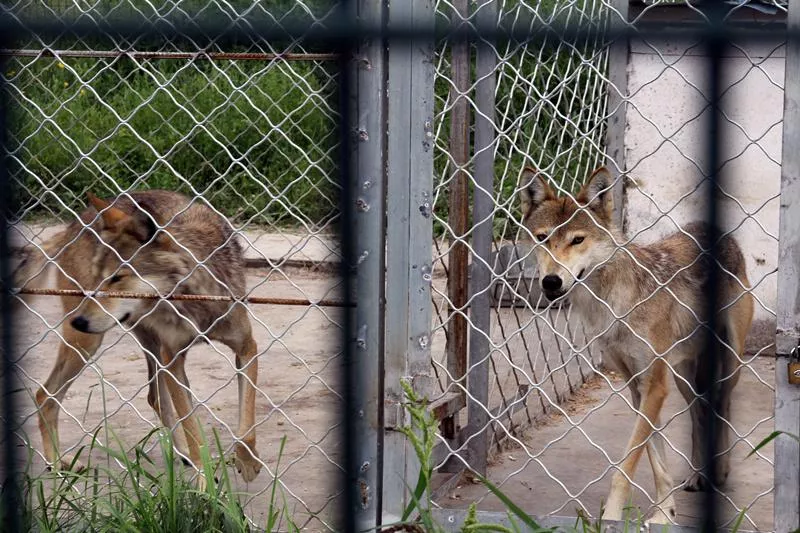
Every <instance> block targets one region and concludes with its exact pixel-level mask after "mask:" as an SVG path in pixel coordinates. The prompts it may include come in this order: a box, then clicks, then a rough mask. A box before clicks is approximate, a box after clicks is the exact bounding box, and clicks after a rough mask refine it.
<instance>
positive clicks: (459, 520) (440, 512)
mask: <svg viewBox="0 0 800 533" xmlns="http://www.w3.org/2000/svg"><path fill="white" fill-rule="evenodd" d="M467 512H468V511H467V510H466V509H433V510H432V515H433V518H434V520H435V521H436V523H437V524H441V526H442V530H443V531H446V532H451V531H452V532H454V533H455V532H457V531H462V529H461V527H462V526H463V525H464V520H465V519H466V518H467ZM476 518H477V519H478V522H479V523H481V524H492V525H499V526H503V527H504V529H499V528H498V529H497V530H498V531H503V530H505V529H511V530H513V531H520V532H527V531H532V530H531V529H530V528H529V527H528V526H526V525H524V524H521V523H520V521H519V520H517V519H516V517H515V516H514V515H513V514H512V513H509V512H498V511H477V513H476ZM531 518H532V519H533V520H534V521H536V523H537V524H538V525H539V526H541V527H543V528H557V529H555V530H556V531H574V530H575V529H576V523H578V522H577V519H576V518H575V517H574V516H555V515H548V516H541V517H539V516H532V517H531ZM606 524H607V525H608V526H610V527H609V528H608V530H609V531H631V530H634V527H633V525H632V524H631V523H630V521H628V522H622V521H617V520H603V525H606ZM592 525H593V524H592ZM635 526H636V528H635V531H640V532H642V533H697V532H698V531H702V530H699V529H698V528H697V527H694V526H691V527H690V526H677V525H667V524H647V523H645V524H639V523H637V524H635ZM486 530H490V531H492V529H490V528H488V527H487V528H486ZM533 531H541V530H539V529H537V530H533ZM715 531H718V532H719V533H725V532H729V531H731V530H729V529H717V530H715ZM737 531H739V533H753V532H752V531H742V530H737ZM778 531H780V530H778Z"/></svg>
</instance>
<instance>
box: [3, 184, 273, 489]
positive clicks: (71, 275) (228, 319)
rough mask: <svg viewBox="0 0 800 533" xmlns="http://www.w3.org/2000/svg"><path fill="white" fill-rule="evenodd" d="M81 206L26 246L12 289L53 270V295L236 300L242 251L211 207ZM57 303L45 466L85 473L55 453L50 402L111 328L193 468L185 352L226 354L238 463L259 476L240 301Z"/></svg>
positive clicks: (173, 200) (130, 202)
mask: <svg viewBox="0 0 800 533" xmlns="http://www.w3.org/2000/svg"><path fill="white" fill-rule="evenodd" d="M89 199H90V206H89V207H88V208H87V209H86V210H85V211H84V212H83V213H81V215H80V220H76V221H74V222H73V223H71V224H70V225H69V226H68V227H67V228H66V229H65V230H64V231H63V232H61V233H60V234H58V235H56V236H55V237H53V238H52V239H49V240H48V241H47V242H45V243H44V244H43V245H42V246H41V247H35V246H29V247H27V249H26V250H24V259H23V260H22V262H21V264H20V265H19V268H18V269H17V271H16V273H15V280H16V282H17V283H18V284H19V285H21V286H23V287H41V286H43V285H46V284H47V280H48V275H47V271H48V270H55V273H56V278H57V282H56V286H57V287H58V288H59V289H82V290H99V291H114V292H133V293H149V294H153V293H158V294H161V295H167V294H181V293H183V294H211V295H226V296H233V297H236V298H241V297H243V296H244V294H245V275H244V260H243V254H242V249H241V246H240V245H239V243H238V242H237V240H236V239H235V234H234V232H233V229H232V227H231V225H230V223H229V222H228V221H227V220H226V219H225V218H224V217H222V216H220V215H219V214H217V213H216V212H215V211H213V210H212V209H210V208H209V207H207V206H205V205H203V204H201V203H198V202H192V201H190V200H189V199H188V198H187V197H185V196H183V195H181V194H177V193H175V192H170V191H160V190H150V191H141V192H133V193H130V194H129V195H122V196H120V197H118V198H114V199H105V200H104V199H100V198H97V197H96V196H94V195H91V194H90V195H89ZM53 267H54V268H53ZM61 305H62V307H63V310H64V314H65V316H66V317H67V319H66V320H65V321H64V324H63V327H62V333H63V340H62V343H61V346H60V347H59V350H58V357H57V358H56V362H55V365H54V366H53V368H52V370H51V372H50V375H49V377H48V378H47V380H46V381H45V383H44V385H43V386H42V387H41V388H40V389H39V390H38V391H37V393H36V404H37V406H38V412H39V429H40V432H41V435H42V443H43V447H44V456H45V459H46V460H47V462H48V463H49V464H50V465H51V466H53V467H55V468H61V469H66V468H70V466H72V467H73V468H75V469H82V468H83V467H82V465H81V464H80V463H79V462H77V461H76V462H73V461H74V459H73V458H72V457H69V456H66V455H61V453H60V452H59V439H58V414H59V409H60V404H61V401H62V400H63V398H64V395H65V394H66V393H67V389H69V386H70V385H71V384H72V382H73V381H74V379H75V377H76V376H77V375H78V374H79V373H80V372H81V370H82V369H83V367H84V366H85V365H86V363H87V362H88V361H89V359H90V358H91V357H92V356H93V355H94V353H95V352H96V351H97V349H98V347H99V346H100V344H101V342H102V340H103V334H104V333H105V332H106V331H108V330H109V329H111V328H112V327H114V326H116V325H120V326H121V327H123V328H124V329H126V330H128V331H130V333H131V334H132V335H133V336H134V337H135V338H136V339H137V340H138V342H139V344H140V345H141V347H142V348H143V350H144V353H145V359H146V361H147V368H148V380H149V390H148V395H147V400H148V403H149V404H150V406H151V407H152V408H153V410H154V411H155V412H156V414H157V415H158V416H159V418H160V420H161V422H162V424H163V425H164V426H165V427H167V428H171V429H173V430H174V431H173V433H174V442H175V447H176V448H177V449H178V450H179V451H180V452H181V453H182V454H183V455H184V459H185V458H187V457H188V459H189V460H190V461H191V462H192V463H193V464H194V465H195V466H199V465H200V464H201V455H200V445H201V443H202V434H201V431H200V427H199V425H198V422H197V420H196V417H195V415H194V414H193V413H194V411H193V408H192V395H191V391H190V388H189V380H188V379H187V377H186V372H185V370H184V365H185V362H186V353H187V351H188V349H189V347H190V346H192V344H193V343H195V342H196V341H198V339H199V340H205V341H208V340H216V341H219V342H222V343H223V344H225V345H227V346H228V347H230V348H231V350H232V351H233V352H234V354H235V356H236V368H237V379H238V388H239V428H238V432H237V440H236V444H235V452H236V458H235V461H236V466H237V469H238V470H239V472H240V473H241V474H242V477H243V478H244V479H245V480H246V481H250V480H252V479H254V478H255V477H256V476H257V475H258V473H259V471H260V469H261V463H260V461H259V460H258V452H257V451H256V434H255V394H256V390H255V387H256V384H257V381H258V358H257V353H258V349H257V346H256V342H255V340H254V339H253V335H252V329H251V324H250V320H249V318H248V315H247V309H246V308H245V306H244V305H243V304H242V303H241V302H234V301H167V300H160V299H120V298H108V297H103V295H102V293H98V294H96V295H95V296H94V297H93V298H81V297H77V296H61ZM173 407H174V411H173ZM176 414H177V418H176ZM178 420H179V421H180V426H177V421H178ZM187 449H188V451H187Z"/></svg>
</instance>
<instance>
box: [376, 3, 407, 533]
mask: <svg viewBox="0 0 800 533" xmlns="http://www.w3.org/2000/svg"><path fill="white" fill-rule="evenodd" d="M412 15H413V6H412V3H411V2H399V3H397V4H393V5H392V8H391V9H390V10H389V21H388V26H389V28H391V27H393V26H394V25H396V24H402V23H406V24H407V23H408V21H409V20H411V17H412ZM411 51H412V46H411V43H410V42H408V41H401V40H392V41H390V42H389V54H388V55H389V60H388V65H387V69H388V74H389V80H388V91H389V93H388V94H389V98H388V101H387V105H388V107H387V124H386V126H387V130H388V142H387V151H388V165H387V184H386V191H387V196H386V243H387V246H386V327H385V332H384V335H385V345H384V428H385V429H386V432H385V433H384V437H383V503H382V515H381V519H382V523H384V524H388V523H392V522H397V521H399V520H400V518H401V516H402V513H403V510H404V509H405V505H406V498H407V492H408V491H407V489H406V477H405V476H406V469H407V468H408V466H409V465H408V464H407V460H408V459H409V449H408V446H407V444H408V443H407V442H406V438H405V436H404V435H403V434H402V433H400V432H399V431H394V429H395V428H398V427H400V426H402V425H404V424H405V413H404V408H403V389H402V388H401V386H400V380H401V379H403V378H405V377H406V376H407V375H408V351H409V332H408V321H409V314H410V307H409V305H410V302H409V293H410V291H411V289H410V286H409V283H410V279H409V277H408V265H409V264H410V263H409V261H410V259H409V254H410V246H411V230H410V229H409V226H410V221H409V205H410V198H409V195H410V194H411V191H410V180H411V157H410V154H411V115H412V109H413V106H412V103H411V92H410V90H409V75H410V72H411V55H412V52H411Z"/></svg>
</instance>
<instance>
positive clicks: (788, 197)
mask: <svg viewBox="0 0 800 533" xmlns="http://www.w3.org/2000/svg"><path fill="white" fill-rule="evenodd" d="M787 27H788V29H789V35H788V42H787V45H786V72H785V84H784V106H783V112H784V115H783V161H782V165H781V201H780V229H779V236H780V240H779V243H778V309H777V315H778V316H777V330H778V331H777V337H776V339H775V345H776V346H775V352H776V356H777V360H776V362H775V430H779V431H785V432H787V433H791V434H793V435H795V436H797V435H800V386H798V385H791V384H790V383H789V380H788V377H789V376H788V369H789V367H788V365H789V362H790V361H791V359H792V358H793V357H794V358H795V360H797V359H796V356H797V349H798V341H800V311H798V309H800V265H799V264H798V261H797V257H798V254H800V233H799V232H798V228H800V211H798V210H797V205H798V202H800V154H799V153H798V151H797V146H798V144H799V143H800V34H799V33H798V32H800V0H790V2H789V12H788V16H787ZM799 509H800V444H798V442H797V441H796V440H793V439H792V438H790V437H788V436H786V435H781V436H779V437H777V438H776V439H775V507H774V513H775V515H774V516H775V523H774V527H775V530H776V531H793V530H795V529H797V528H798V527H800V515H799V514H798V513H799V512H800V511H798V510H799Z"/></svg>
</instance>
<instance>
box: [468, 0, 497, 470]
mask: <svg viewBox="0 0 800 533" xmlns="http://www.w3.org/2000/svg"><path fill="white" fill-rule="evenodd" d="M496 19H497V3H496V2H494V1H493V0H482V1H481V2H480V3H479V4H478V6H476V23H477V24H478V27H479V28H483V27H491V26H492V25H493V24H497V20H496ZM496 66H497V56H496V54H495V49H494V46H493V43H492V42H491V41H487V40H484V39H480V40H478V50H477V56H476V76H477V83H476V86H475V104H476V108H477V109H476V112H475V170H474V183H475V186H474V189H473V207H472V220H473V225H474V227H473V230H472V250H473V254H474V256H473V258H472V294H471V295H470V296H471V298H470V300H471V304H472V305H471V307H470V318H471V330H470V338H469V378H468V381H467V385H468V391H469V395H468V400H467V417H468V419H469V425H470V426H474V427H475V428H476V432H477V434H476V435H475V436H474V437H473V438H472V439H471V440H470V441H469V465H470V467H471V468H472V469H473V470H474V471H475V472H477V473H479V474H481V475H483V476H485V475H486V467H487V463H488V460H489V422H490V418H489V412H488V408H489V357H490V355H491V342H490V339H491V318H490V311H491V305H492V302H491V294H490V289H491V284H492V274H493V265H492V237H493V228H494V225H493V221H494V143H495V125H494V108H495V101H494V93H495V85H496V82H495V69H496Z"/></svg>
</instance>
